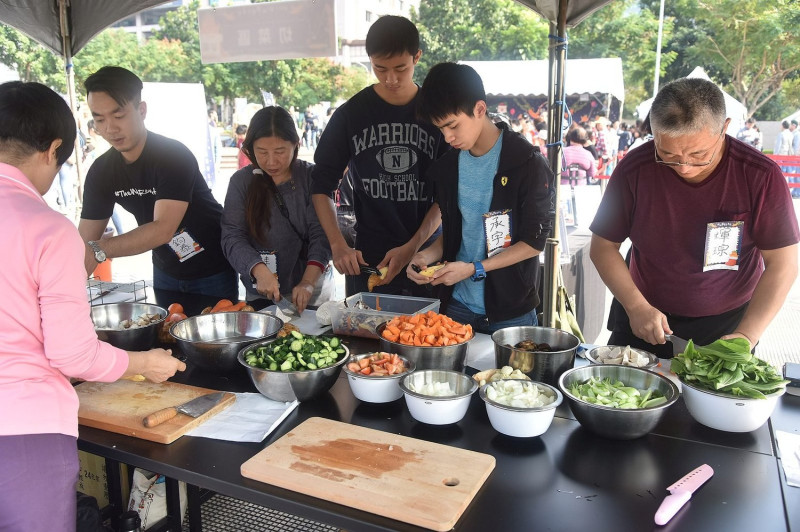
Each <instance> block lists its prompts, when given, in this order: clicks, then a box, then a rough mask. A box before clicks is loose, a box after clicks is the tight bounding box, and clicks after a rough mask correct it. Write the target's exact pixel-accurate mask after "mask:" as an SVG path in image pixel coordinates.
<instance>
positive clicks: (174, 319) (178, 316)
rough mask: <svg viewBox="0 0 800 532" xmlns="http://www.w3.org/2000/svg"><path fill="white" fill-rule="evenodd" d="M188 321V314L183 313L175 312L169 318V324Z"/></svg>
mask: <svg viewBox="0 0 800 532" xmlns="http://www.w3.org/2000/svg"><path fill="white" fill-rule="evenodd" d="M185 319H186V314H184V313H182V312H173V313H171V314H170V315H169V316H167V320H166V321H167V323H175V322H178V321H181V320H185Z"/></svg>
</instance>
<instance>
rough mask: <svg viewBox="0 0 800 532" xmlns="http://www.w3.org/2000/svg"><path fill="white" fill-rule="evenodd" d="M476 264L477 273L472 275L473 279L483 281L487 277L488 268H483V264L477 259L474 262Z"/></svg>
mask: <svg viewBox="0 0 800 532" xmlns="http://www.w3.org/2000/svg"><path fill="white" fill-rule="evenodd" d="M472 265H473V266H475V273H474V274H473V275H472V280H473V281H483V280H484V279H486V270H484V269H483V264H481V263H480V262H478V261H476V262H473V263H472Z"/></svg>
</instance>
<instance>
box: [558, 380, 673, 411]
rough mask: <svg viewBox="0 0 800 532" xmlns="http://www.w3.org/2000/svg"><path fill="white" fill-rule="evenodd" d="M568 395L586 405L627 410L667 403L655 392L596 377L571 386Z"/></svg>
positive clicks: (664, 398) (659, 393) (665, 399)
mask: <svg viewBox="0 0 800 532" xmlns="http://www.w3.org/2000/svg"><path fill="white" fill-rule="evenodd" d="M569 393H571V394H572V395H574V396H575V397H577V398H578V399H581V400H582V401H586V402H587V403H594V404H596V405H600V406H607V407H609V408H622V409H628V410H632V409H637V408H650V407H653V406H658V405H661V404H664V403H666V402H667V398H666V397H664V396H663V395H662V394H661V392H659V391H657V390H639V389H637V388H633V387H631V386H625V384H624V383H622V382H621V381H612V380H611V379H598V378H597V377H589V379H588V380H586V381H584V382H582V383H580V384H578V383H575V384H573V385H572V386H570V388H569Z"/></svg>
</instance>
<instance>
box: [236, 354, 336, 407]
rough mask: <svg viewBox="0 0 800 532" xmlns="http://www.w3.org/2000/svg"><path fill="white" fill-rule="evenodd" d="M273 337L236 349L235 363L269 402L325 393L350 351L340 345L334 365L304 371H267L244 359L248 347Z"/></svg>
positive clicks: (312, 396)
mask: <svg viewBox="0 0 800 532" xmlns="http://www.w3.org/2000/svg"><path fill="white" fill-rule="evenodd" d="M273 341H275V339H274V338H273V339H272V340H267V341H264V342H258V343H256V344H252V345H248V346H246V347H244V348H242V349H241V350H240V351H239V355H238V360H239V364H241V365H242V366H244V367H245V368H246V369H247V372H248V373H249V374H250V379H251V380H252V381H253V384H254V385H255V387H256V389H258V391H259V392H261V394H262V395H264V396H265V397H267V398H268V399H272V400H273V401H282V402H288V401H294V400H295V399H296V400H298V401H301V402H302V401H309V400H311V399H313V398H315V397H316V396H318V395H320V394H322V393H325V392H327V391H328V390H329V389H330V388H331V386H333V384H334V383H335V382H336V379H338V378H339V373H340V372H341V371H342V366H343V365H344V364H345V362H347V361H348V359H349V358H350V350H348V349H347V346H346V345H344V344H341V346H342V347H343V348H344V353H343V354H341V355H339V356H340V357H341V358H339V359H338V360H337V361H336V363H335V364H333V365H332V366H328V367H326V368H322V369H311V370H305V371H271V370H268V369H261V368H256V367H253V366H251V365H250V364H248V363H247V362H245V361H244V356H245V353H247V352H248V351H250V350H251V349H258V348H259V347H261V346H264V345H269V344H271V343H272V342H273Z"/></svg>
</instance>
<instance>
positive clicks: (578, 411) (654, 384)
mask: <svg viewBox="0 0 800 532" xmlns="http://www.w3.org/2000/svg"><path fill="white" fill-rule="evenodd" d="M589 377H595V378H600V379H606V378H608V379H611V380H614V381H621V382H623V383H624V384H625V385H626V386H632V387H634V388H638V389H639V390H658V391H659V392H661V393H662V394H663V395H664V397H666V398H667V402H666V403H663V404H661V405H659V406H654V407H651V408H641V409H636V410H623V409H620V408H610V407H607V406H601V405H596V404H593V403H589V402H587V401H582V400H580V399H578V398H577V397H575V396H574V395H572V394H571V393H570V391H569V388H570V386H572V385H573V384H580V383H583V382H585V381H586V380H588V379H589ZM558 387H559V388H561V391H562V393H563V394H564V397H565V398H566V399H567V402H568V403H569V407H570V408H571V409H572V413H573V414H575V419H577V420H578V422H580V424H581V425H583V426H584V427H586V428H587V429H589V430H590V431H592V432H594V433H595V434H599V435H600V436H604V437H606V438H613V439H616V440H631V439H634V438H639V437H641V436H644V435H645V434H647V433H648V432H650V431H651V430H653V429H654V428H655V426H656V425H658V422H659V421H661V418H662V417H663V416H664V414H665V413H666V412H667V409H668V408H669V407H670V406H672V405H673V404H674V403H675V401H677V400H678V395H679V393H678V387H677V386H676V385H675V383H673V382H672V381H671V380H669V379H668V378H666V377H664V376H663V375H660V374H658V373H656V372H654V371H650V370H647V369H641V368H632V367H630V366H619V365H616V364H590V365H588V366H581V367H578V368H573V369H571V370H569V371H567V372H565V373H564V374H563V375H561V378H560V379H559V381H558Z"/></svg>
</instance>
